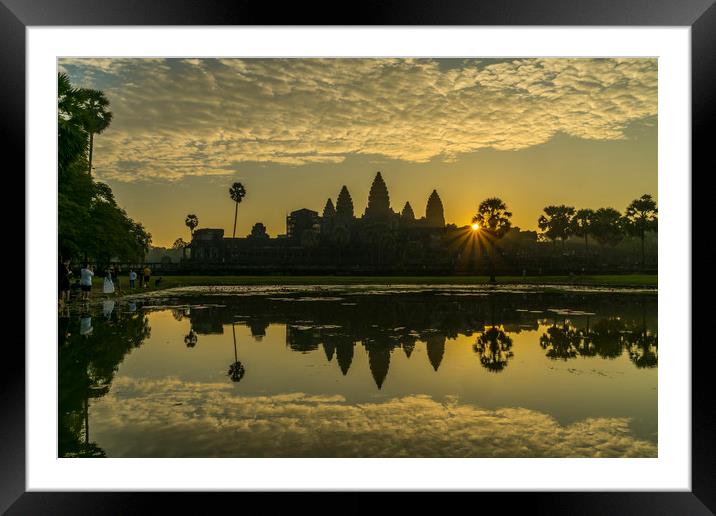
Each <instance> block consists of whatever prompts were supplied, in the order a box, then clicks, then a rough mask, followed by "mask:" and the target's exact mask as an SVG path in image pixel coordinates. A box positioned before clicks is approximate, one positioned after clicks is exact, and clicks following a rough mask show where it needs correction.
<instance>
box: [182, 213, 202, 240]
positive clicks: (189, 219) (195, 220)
mask: <svg viewBox="0 0 716 516" xmlns="http://www.w3.org/2000/svg"><path fill="white" fill-rule="evenodd" d="M184 224H185V225H186V227H188V228H189V233H190V235H191V237H192V238H194V228H196V227H197V226H198V225H199V217H197V216H196V215H194V214H193V213H190V214H189V215H187V216H186V219H184Z"/></svg>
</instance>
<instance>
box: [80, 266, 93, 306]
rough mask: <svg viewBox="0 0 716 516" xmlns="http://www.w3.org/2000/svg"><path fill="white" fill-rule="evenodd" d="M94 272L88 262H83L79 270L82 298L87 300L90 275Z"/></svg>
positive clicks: (90, 280) (90, 285)
mask: <svg viewBox="0 0 716 516" xmlns="http://www.w3.org/2000/svg"><path fill="white" fill-rule="evenodd" d="M93 276H94V272H92V269H91V268H90V266H89V265H88V264H86V263H85V264H84V265H83V266H82V269H81V270H80V288H81V289H82V299H83V300H87V299H89V297H90V292H91V291H92V277H93Z"/></svg>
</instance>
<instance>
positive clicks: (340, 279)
mask: <svg viewBox="0 0 716 516" xmlns="http://www.w3.org/2000/svg"><path fill="white" fill-rule="evenodd" d="M157 278H158V276H152V279H151V282H150V284H151V285H150V287H149V288H147V289H143V288H136V289H134V292H149V291H153V290H163V289H167V288H174V287H187V286H211V285H389V284H394V285H395V284H403V285H485V284H488V283H489V280H490V278H489V277H488V276H198V275H197V276H163V277H162V281H161V284H160V286H159V287H155V286H154V280H155V279H157ZM120 280H121V285H120V286H121V291H120V292H119V294H128V293H129V292H130V291H129V288H128V287H129V279H128V278H127V277H126V276H123V277H121V278H120ZM102 281H103V280H102V278H96V279H95V281H94V285H93V287H92V293H93V294H101V293H102ZM497 283H498V284H503V285H504V284H519V285H555V286H559V285H583V286H604V287H654V288H655V287H657V285H658V276H656V275H647V274H625V275H603V276H498V277H497Z"/></svg>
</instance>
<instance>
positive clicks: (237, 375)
mask: <svg viewBox="0 0 716 516" xmlns="http://www.w3.org/2000/svg"><path fill="white" fill-rule="evenodd" d="M231 333H232V334H233V336H234V363H233V364H231V365H230V366H229V372H228V373H227V375H228V377H229V378H231V381H232V382H240V381H241V379H242V378H243V377H244V373H245V372H246V371H245V370H244V365H243V364H242V363H241V362H239V357H238V355H237V352H236V329H235V328H234V323H231Z"/></svg>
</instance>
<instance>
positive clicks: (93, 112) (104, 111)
mask: <svg viewBox="0 0 716 516" xmlns="http://www.w3.org/2000/svg"><path fill="white" fill-rule="evenodd" d="M83 96H84V101H83V103H82V107H83V108H84V109H83V110H82V115H81V120H82V125H83V126H84V128H85V130H86V131H87V133H88V134H89V160H88V161H89V168H88V172H89V174H90V175H91V174H92V153H93V150H94V135H95V134H100V133H101V132H102V131H104V130H105V129H107V127H108V126H109V124H110V122H111V121H112V112H111V111H109V110H108V108H109V100H107V97H105V96H104V92H102V91H100V90H91V89H86V90H83Z"/></svg>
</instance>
